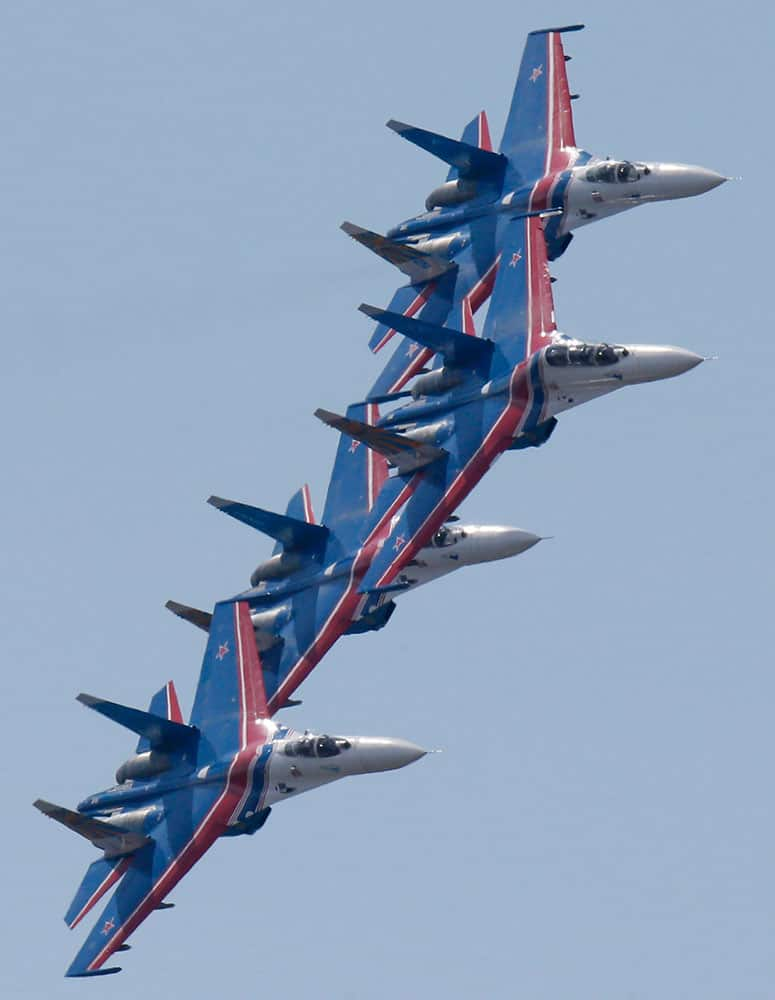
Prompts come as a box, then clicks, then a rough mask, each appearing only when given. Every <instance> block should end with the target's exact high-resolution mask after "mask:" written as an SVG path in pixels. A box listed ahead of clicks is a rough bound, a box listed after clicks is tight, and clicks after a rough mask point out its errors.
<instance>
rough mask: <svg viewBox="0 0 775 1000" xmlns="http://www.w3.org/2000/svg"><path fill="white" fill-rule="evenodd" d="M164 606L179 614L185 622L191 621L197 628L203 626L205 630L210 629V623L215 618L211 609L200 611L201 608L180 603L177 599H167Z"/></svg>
mask: <svg viewBox="0 0 775 1000" xmlns="http://www.w3.org/2000/svg"><path fill="white" fill-rule="evenodd" d="M164 607H165V608H166V609H167V610H168V611H171V612H172V613H173V615H177V617H178V618H182V619H183V621H185V622H190V623H191V624H192V625H196V627H197V628H201V629H202V631H203V632H209V631H210V623H211V622H212V620H213V616H212V614H211V613H210V612H209V611H200V610H199V608H190V607H189V606H188V605H187V604H178V602H177V601H167V603H166V604H165V605H164Z"/></svg>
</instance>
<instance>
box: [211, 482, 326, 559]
mask: <svg viewBox="0 0 775 1000" xmlns="http://www.w3.org/2000/svg"><path fill="white" fill-rule="evenodd" d="M207 502H208V503H209V504H212V506H213V507H217V508H218V510H222V511H223V512H224V514H228V515H229V517H233V518H236V520H238V521H242V523H243V524H247V525H249V526H250V527H251V528H255V529H256V531H260V532H262V533H263V534H265V535H269V537H270V538H274V539H276V540H277V541H278V542H282V544H283V545H284V546H285V548H286V549H289V550H290V549H301V550H303V551H304V550H306V551H310V550H313V551H319V550H320V549H322V548H323V546H324V545H325V543H326V539H327V538H328V528H325V527H324V526H323V525H322V524H309V523H308V522H307V521H300V520H297V519H296V518H295V517H288V515H287V514H275V513H274V512H273V511H271V510H262V509H261V508H260V507H251V506H250V504H246V503H237V502H236V501H234V500H224V499H223V497H214V496H213V497H210V498H209V499H208V501H207Z"/></svg>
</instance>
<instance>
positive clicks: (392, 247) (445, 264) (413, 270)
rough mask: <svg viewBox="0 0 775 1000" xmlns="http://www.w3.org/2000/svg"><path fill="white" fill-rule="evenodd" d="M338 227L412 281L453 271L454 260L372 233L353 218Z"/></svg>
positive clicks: (421, 280) (419, 282)
mask: <svg viewBox="0 0 775 1000" xmlns="http://www.w3.org/2000/svg"><path fill="white" fill-rule="evenodd" d="M341 228H342V229H343V230H344V232H346V233H347V235H348V236H352V238H353V239H354V240H356V241H357V242H358V243H360V244H361V245H362V246H365V247H367V248H368V249H369V250H371V251H372V252H373V253H375V254H376V255H377V256H378V257H382V259H383V260H386V261H387V262H388V263H389V264H392V265H393V266H394V267H397V268H398V270H399V271H402V272H403V273H404V274H405V275H406V276H407V278H409V280H410V281H411V283H412V284H413V285H419V284H422V282H423V281H430V280H431V279H432V278H438V277H439V275H441V274H446V272H447V271H452V270H453V269H454V268H456V267H457V264H455V263H454V262H453V261H451V260H447V258H446V257H441V256H439V255H438V254H432V253H425V252H424V251H423V250H416V249H415V248H414V247H411V246H405V245H404V244H403V243H395V242H394V241H393V240H389V239H388V238H387V237H386V236H380V235H379V233H372V232H371V231H370V230H369V229H361V227H360V226H356V225H354V224H353V223H352V222H343V223H342V225H341Z"/></svg>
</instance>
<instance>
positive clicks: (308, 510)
mask: <svg viewBox="0 0 775 1000" xmlns="http://www.w3.org/2000/svg"><path fill="white" fill-rule="evenodd" d="M285 516H286V517H291V518H293V519H294V520H295V521H304V522H305V523H306V524H315V523H316V521H315V512H314V510H313V509H312V498H311V496H310V492H309V486H308V485H307V483H305V484H304V485H303V486H302V487H301V489H299V490H296V492H295V493H294V494H293V496H292V497H291V499H290V500H289V501H288V506H287V507H286V508H285ZM282 550H283V543H282V542H279V541H278V542H277V543H276V544H275V547H274V549H273V550H272V555H277V554H278V553H280V552H282Z"/></svg>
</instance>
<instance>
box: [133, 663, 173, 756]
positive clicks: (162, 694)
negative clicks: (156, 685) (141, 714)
mask: <svg viewBox="0 0 775 1000" xmlns="http://www.w3.org/2000/svg"><path fill="white" fill-rule="evenodd" d="M148 713H149V714H150V715H158V716H161V718H162V719H169V721H170V722H179V723H181V724H182V723H183V713H182V712H181V711H180V702H179V701H178V693H177V691H176V690H175V685H174V683H173V682H172V681H167V683H166V684H165V685H164V687H163V688H162V689H161V690H160V691H157V692H156V694H155V695H154V696H153V698H151V703H150V705H149V706H148ZM150 749H151V744H150V743H149V742H148V739H147V738H146V737H145V736H141V737H140V739H139V740H138V742H137V750H136V753H145V751H146V750H150Z"/></svg>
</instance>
